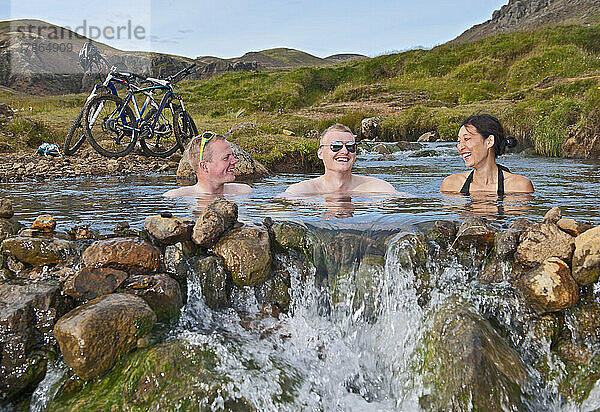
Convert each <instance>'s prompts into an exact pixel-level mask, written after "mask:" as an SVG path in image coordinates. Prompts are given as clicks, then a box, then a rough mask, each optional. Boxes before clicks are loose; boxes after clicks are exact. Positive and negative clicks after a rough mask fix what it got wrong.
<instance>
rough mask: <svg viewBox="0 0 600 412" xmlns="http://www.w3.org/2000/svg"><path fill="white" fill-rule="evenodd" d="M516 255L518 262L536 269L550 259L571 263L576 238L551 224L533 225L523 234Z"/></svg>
mask: <svg viewBox="0 0 600 412" xmlns="http://www.w3.org/2000/svg"><path fill="white" fill-rule="evenodd" d="M519 242H520V243H519V246H518V247H517V251H516V253H515V258H516V259H517V261H518V262H520V263H522V264H524V265H526V266H529V267H534V266H537V265H539V264H541V263H542V262H544V261H545V260H546V259H548V258H550V257H557V258H559V259H561V260H563V261H565V262H567V263H570V262H571V257H572V256H573V250H574V249H575V238H573V236H571V235H569V234H567V233H565V232H563V231H562V230H560V229H559V228H558V226H556V225H555V224H554V223H551V222H542V223H537V224H533V225H531V226H530V227H528V228H527V229H525V231H524V232H523V233H522V234H521V237H520V239H519Z"/></svg>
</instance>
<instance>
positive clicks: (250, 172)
mask: <svg viewBox="0 0 600 412" xmlns="http://www.w3.org/2000/svg"><path fill="white" fill-rule="evenodd" d="M229 144H231V149H232V150H233V155H234V156H235V158H236V159H238V163H236V165H235V175H236V177H240V178H252V179H255V178H260V177H264V176H268V175H269V174H270V173H269V169H267V168H266V167H265V166H264V165H263V164H262V163H260V162H258V161H257V160H255V159H254V158H253V157H252V156H250V154H249V153H248V152H246V151H245V150H244V149H242V148H241V147H240V146H238V145H237V144H235V143H232V142H229ZM189 158H190V155H189V150H188V149H187V148H186V150H185V152H184V153H183V156H182V157H181V160H180V161H179V167H177V178H178V179H184V180H189V181H190V182H195V181H196V179H197V178H196V172H195V171H194V169H193V168H192V166H191V165H190V161H189Z"/></svg>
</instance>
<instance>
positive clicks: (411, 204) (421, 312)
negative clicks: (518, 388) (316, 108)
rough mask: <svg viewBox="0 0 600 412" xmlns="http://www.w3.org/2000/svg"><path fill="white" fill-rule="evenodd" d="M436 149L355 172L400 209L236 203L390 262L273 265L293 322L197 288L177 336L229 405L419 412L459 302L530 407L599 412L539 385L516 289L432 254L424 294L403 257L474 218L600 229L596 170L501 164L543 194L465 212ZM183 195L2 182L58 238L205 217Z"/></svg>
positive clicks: (317, 201) (286, 259)
mask: <svg viewBox="0 0 600 412" xmlns="http://www.w3.org/2000/svg"><path fill="white" fill-rule="evenodd" d="M428 146H429V147H428V149H431V150H434V151H435V155H434V156H430V157H409V155H411V154H414V152H398V153H396V154H394V160H385V161H379V160H377V159H378V158H379V155H376V154H371V153H362V154H360V155H359V157H358V162H357V167H356V172H357V173H363V174H370V175H373V176H377V177H380V178H383V179H385V180H387V181H389V182H390V183H392V184H393V185H394V186H395V187H396V188H397V189H398V190H399V191H401V192H403V193H404V195H403V196H399V197H362V198H361V197H355V198H353V199H336V200H333V201H332V200H331V199H327V200H326V199H323V198H314V199H307V200H303V201H301V202H297V201H290V200H286V199H282V198H277V197H276V196H277V195H278V194H279V193H281V192H283V191H284V190H285V188H286V187H287V186H288V185H289V184H291V183H294V182H296V181H298V180H300V179H305V178H307V177H310V176H308V175H298V174H285V175H279V176H274V177H270V178H267V179H264V180H262V181H260V182H257V183H254V184H253V187H254V193H253V195H252V196H250V197H246V198H243V197H240V198H234V199H233V200H234V201H235V202H236V203H238V205H239V207H240V220H243V221H255V222H258V221H262V220H263V219H264V218H265V217H271V218H273V219H274V220H294V221H300V222H302V223H303V224H304V225H306V227H307V228H308V229H309V231H311V233H317V234H318V233H330V234H331V233H332V234H333V235H334V236H335V235H336V234H338V235H339V236H343V235H346V234H352V235H353V236H354V235H356V234H359V235H360V236H362V237H366V238H368V239H381V238H385V239H387V240H386V241H385V246H384V247H383V250H380V251H379V252H381V254H382V263H381V264H379V265H367V264H365V262H366V258H365V257H366V256H367V255H372V254H373V250H371V249H369V247H365V248H363V249H362V250H360V252H358V253H356V254H355V256H350V259H349V262H350V263H349V264H347V265H346V268H345V269H343V268H340V273H325V274H324V273H323V271H322V270H321V271H319V269H318V268H316V267H315V266H310V267H309V270H308V271H307V269H306V267H300V266H299V265H298V261H297V260H294V259H293V258H292V257H291V256H290V255H289V254H281V255H277V257H276V259H278V260H279V261H280V262H281V264H282V265H283V266H285V267H287V268H288V271H289V273H290V281H291V295H292V303H291V308H290V311H289V314H282V315H280V317H279V319H275V318H273V317H270V316H260V306H261V305H260V304H259V302H258V301H257V298H256V297H255V294H254V291H253V290H252V289H242V288H239V289H237V290H236V292H235V296H234V299H233V309H228V310H221V311H213V310H211V309H209V308H208V307H207V306H206V305H205V304H204V301H203V298H202V294H201V290H200V283H199V281H198V279H197V278H196V277H195V276H192V277H191V278H190V279H189V284H188V303H187V304H186V306H185V307H184V308H183V309H182V315H181V318H180V321H179V324H178V325H177V327H175V328H174V329H173V330H172V331H171V332H170V334H169V338H183V339H185V340H187V341H189V342H191V343H193V344H197V345H200V346H203V347H205V348H209V349H210V350H211V351H212V352H214V353H216V354H218V359H219V363H218V365H217V368H218V369H219V371H220V372H222V373H223V374H225V375H226V376H227V377H228V378H229V379H230V382H231V383H230V385H229V387H228V392H229V393H230V395H231V396H234V397H235V396H239V397H243V398H245V399H246V400H248V401H249V402H250V403H251V404H252V405H253V406H254V407H255V408H256V409H257V410H266V411H279V410H290V411H297V410H309V411H313V410H314V411H319V410H324V411H367V410H368V411H395V410H401V411H412V410H420V404H419V399H420V398H421V397H422V396H423V395H427V393H428V390H429V389H428V387H427V385H425V384H424V382H423V379H424V377H423V376H422V374H421V373H420V371H422V369H423V366H424V363H425V358H424V355H423V339H424V338H425V335H426V333H427V331H428V330H430V329H431V327H432V323H433V318H434V317H435V314H436V313H438V312H439V311H440V310H441V308H442V307H444V305H447V304H448V302H449V301H452V300H453V299H456V298H457V297H458V299H459V300H460V301H461V302H462V303H463V304H465V305H467V306H468V307H470V308H471V310H472V311H474V312H475V313H478V314H479V315H480V316H482V317H483V318H486V319H493V321H494V325H495V327H496V328H497V329H499V330H502V331H503V333H504V336H506V340H507V341H508V342H509V344H510V345H511V346H512V347H514V348H516V349H517V351H518V356H519V358H520V359H521V361H522V362H523V363H524V364H525V365H526V370H527V376H528V379H527V384H525V385H524V387H523V388H522V390H523V392H524V394H525V397H526V401H525V402H524V404H523V405H522V408H524V409H525V410H534V411H535V410H573V411H577V410H586V411H587V410H593V409H595V408H598V407H600V388H595V389H593V390H592V393H591V394H590V396H589V397H588V399H587V400H586V401H585V402H584V403H583V404H582V405H575V404H571V403H569V402H567V401H565V400H564V399H562V398H561V396H560V395H559V394H558V391H557V388H556V382H554V381H549V382H548V381H544V380H543V379H542V378H541V377H540V375H539V373H537V372H536V371H535V370H534V369H533V368H532V367H531V364H532V362H533V361H534V360H535V359H539V358H540V357H548V358H549V357H550V355H549V353H550V348H549V344H548V342H540V341H536V340H535V339H534V338H533V336H532V335H530V334H528V333H526V332H523V329H524V325H525V324H526V323H527V321H528V316H530V314H529V313H528V309H527V308H525V307H524V305H523V303H522V301H521V300H520V299H518V298H517V295H516V293H515V291H514V289H513V288H512V287H511V286H510V285H509V284H508V283H501V284H494V285H484V284H481V283H479V282H478V281H477V280H476V279H474V278H473V276H472V274H471V273H469V271H468V269H467V268H465V267H463V266H462V265H460V264H459V263H457V262H456V261H443V260H436V259H433V258H432V257H431V256H430V257H429V259H428V260H427V262H425V263H423V265H425V267H426V268H427V270H428V271H429V272H430V273H431V274H432V276H431V278H432V280H431V285H430V287H429V288H428V292H427V293H426V295H427V296H425V293H424V292H423V289H422V288H419V282H420V279H419V270H418V267H417V264H416V263H414V264H412V263H410V262H411V260H410V259H412V258H411V257H408V258H407V255H406V250H407V244H406V243H405V242H406V238H404V237H403V236H402V234H403V233H406V232H415V231H419V228H420V227H422V226H423V225H426V224H427V223H428V222H431V221H433V220H437V219H452V220H460V219H462V218H464V217H466V216H472V215H474V214H475V215H483V216H486V217H488V218H489V219H490V221H491V222H495V223H493V224H497V225H498V226H501V227H503V226H506V225H507V224H508V223H509V222H510V221H511V220H513V219H515V218H517V217H527V218H530V219H531V220H534V221H537V220H540V219H541V216H543V214H544V213H545V212H546V211H547V210H548V209H549V208H550V207H552V206H555V205H558V206H560V207H561V208H562V211H563V215H564V216H567V217H573V218H575V219H577V220H580V221H588V222H592V223H594V224H600V213H599V209H600V162H592V161H589V162H588V161H576V160H565V159H548V158H542V157H525V156H522V155H516V154H514V155H505V156H503V157H502V162H501V163H502V164H503V165H505V166H507V167H509V168H510V169H511V170H514V171H515V172H518V173H520V174H523V175H525V176H527V177H529V178H530V179H531V180H532V181H533V183H534V186H535V188H536V193H535V194H534V195H533V196H525V195H521V196H513V197H507V198H505V199H504V200H502V201H498V200H497V199H478V200H471V199H469V198H463V197H456V196H448V195H443V194H440V193H439V185H440V183H441V181H442V179H443V178H444V177H445V176H446V175H448V174H450V173H454V172H457V171H460V170H463V167H462V160H460V159H459V158H458V156H457V155H456V152H455V150H454V148H453V147H452V146H451V145H449V144H430V145H428ZM175 186H176V184H175V181H174V177H172V176H168V177H164V176H152V175H150V176H132V177H120V178H115V177H112V178H82V179H78V180H74V179H63V180H58V181H53V182H42V183H38V182H31V183H18V184H3V185H1V186H0V191H1V192H2V193H0V195H1V196H3V197H11V199H12V200H13V204H14V208H15V210H16V214H17V217H18V218H19V220H21V221H24V222H29V221H32V220H33V219H34V218H35V217H36V216H37V215H38V214H40V213H50V214H52V215H54V216H55V217H56V218H57V220H58V221H59V229H63V230H65V229H68V227H70V226H71V225H75V224H88V225H90V226H91V227H92V228H97V229H100V230H102V231H110V230H112V228H113V227H114V225H115V224H116V223H117V222H120V221H127V222H130V223H131V224H132V226H133V227H138V228H141V227H142V226H143V220H144V218H145V217H146V216H147V215H150V214H156V213H158V212H161V211H171V212H173V213H174V214H175V215H178V216H188V217H194V216H195V215H196V214H197V213H198V210H199V209H201V208H202V206H201V205H200V206H199V205H198V204H197V203H196V202H192V201H190V200H185V199H164V198H162V197H161V194H162V193H163V192H165V191H166V190H168V189H170V188H172V187H175ZM395 233H398V235H396V236H395V237H394V234H395ZM313 247H315V248H318V247H319V246H317V245H316V244H313ZM379 252H378V253H379ZM407 259H408V261H409V263H410V264H409V265H407V264H406V261H407ZM348 267H350V268H351V269H350V270H348V269H347V268H348ZM336 276H337V277H338V278H337V280H336V286H335V287H332V283H331V282H332V281H331V279H333V278H335V277H336ZM327 278H328V279H327ZM365 279H367V283H369V285H371V287H370V289H369V290H370V291H371V292H372V294H371V295H368V294H366V295H364V294H363V295H361V294H360V291H359V289H358V288H357V287H356V285H357V284H358V283H359V282H364V281H365ZM245 316H246V317H250V318H251V319H252V320H251V321H249V324H250V325H251V326H250V327H242V324H244V323H248V320H247V319H244V317H245ZM596 349H597V348H596ZM556 368H557V370H560V368H561V365H556ZM62 374H64V366H63V365H62V364H60V363H59V364H57V365H54V366H51V367H50V368H49V371H48V373H47V376H46V379H45V380H44V381H43V382H42V383H41V384H40V385H39V387H38V390H37V391H36V393H35V394H34V397H33V401H32V408H31V409H32V410H43V409H44V405H46V404H47V402H48V400H49V399H51V397H52V396H53V391H54V389H53V388H54V386H55V385H54V384H55V382H58V381H59V380H60V377H61V376H62ZM213 406H214V407H218V405H213Z"/></svg>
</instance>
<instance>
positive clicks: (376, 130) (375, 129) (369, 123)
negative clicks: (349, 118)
mask: <svg viewBox="0 0 600 412" xmlns="http://www.w3.org/2000/svg"><path fill="white" fill-rule="evenodd" d="M360 134H361V135H362V137H363V138H365V139H376V138H378V137H379V136H381V118H380V117H367V118H364V119H362V120H361V122H360Z"/></svg>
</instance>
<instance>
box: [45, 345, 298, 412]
mask: <svg viewBox="0 0 600 412" xmlns="http://www.w3.org/2000/svg"><path fill="white" fill-rule="evenodd" d="M221 362H222V361H221V360H220V359H219V355H218V352H217V351H215V350H214V349H212V348H210V347H209V346H208V345H192V344H190V343H187V342H184V341H180V340H175V341H169V342H164V343H161V344H159V345H156V346H151V347H147V348H141V349H138V350H137V351H135V352H133V353H131V354H129V355H127V356H126V357H125V358H124V359H123V361H122V362H119V363H118V364H117V365H116V366H115V367H114V368H113V370H111V371H109V372H108V373H107V374H105V375H104V376H102V377H100V378H98V379H94V380H92V381H89V382H85V383H84V382H81V381H73V380H71V381H67V382H66V383H65V384H63V386H62V388H60V390H59V392H58V394H57V395H56V397H54V398H53V399H52V400H51V401H50V404H49V405H48V410H52V411H67V410H82V411H100V410H111V411H129V410H140V411H155V412H156V411H166V410H174V409H177V410H195V411H208V410H223V411H239V412H241V411H253V410H256V409H255V408H253V407H252V406H251V404H250V403H248V402H247V401H246V400H244V399H243V398H241V397H240V396H241V395H240V394H239V391H238V390H236V389H234V385H233V384H232V383H231V381H230V379H229V378H227V377H226V376H225V375H224V374H223V372H222V369H220V368H218V366H219V365H220V363H221ZM84 385H85V387H84ZM290 386H293V385H290ZM99 394H102V395H101V396H99ZM286 396H288V395H286Z"/></svg>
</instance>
